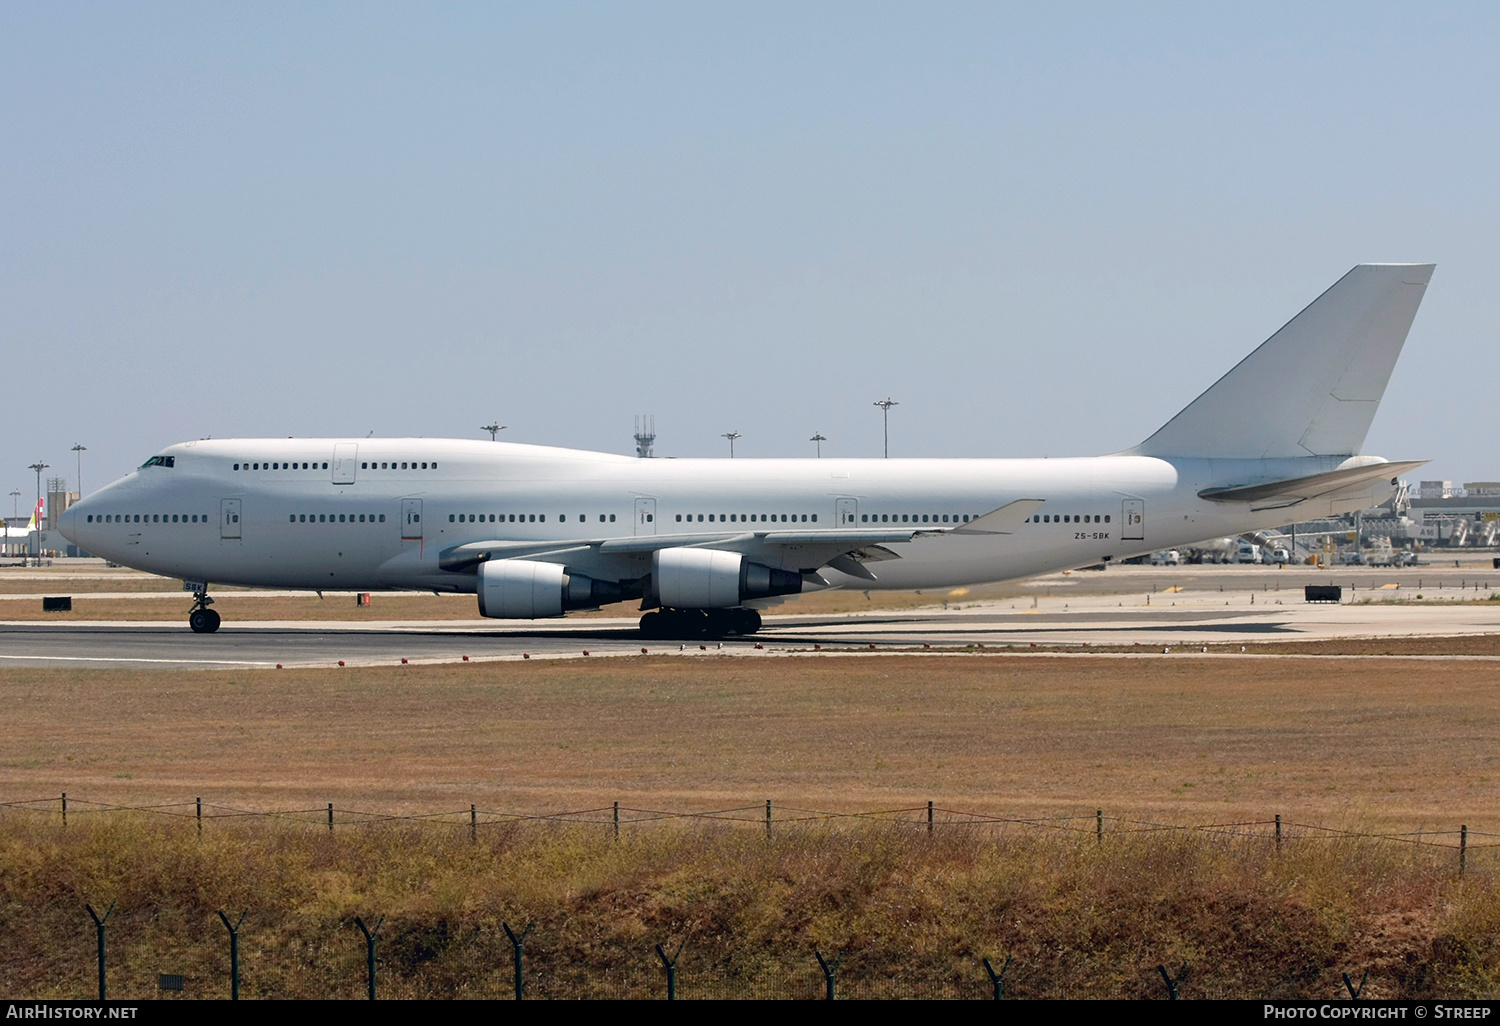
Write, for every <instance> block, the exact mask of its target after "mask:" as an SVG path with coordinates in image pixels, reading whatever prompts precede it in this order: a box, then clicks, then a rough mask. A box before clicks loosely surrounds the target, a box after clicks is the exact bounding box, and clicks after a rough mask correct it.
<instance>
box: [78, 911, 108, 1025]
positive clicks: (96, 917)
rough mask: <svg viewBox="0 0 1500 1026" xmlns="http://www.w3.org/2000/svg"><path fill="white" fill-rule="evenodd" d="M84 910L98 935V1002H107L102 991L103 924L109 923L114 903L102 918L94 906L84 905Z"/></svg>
mask: <svg viewBox="0 0 1500 1026" xmlns="http://www.w3.org/2000/svg"><path fill="white" fill-rule="evenodd" d="M83 907H84V908H86V909H88V910H89V918H91V919H93V921H94V929H95V930H96V931H97V932H98V934H99V1000H100V1001H107V1000H109V999H108V998H107V997H105V991H104V924H105V923H107V922H109V916H110V913H112V912H113V911H114V910H115V903H114V902H110V903H109V908H107V909H105V910H104V918H103V919H100V918H99V913H97V912H95V911H94V906H92V905H88V904H85V905H84V906H83Z"/></svg>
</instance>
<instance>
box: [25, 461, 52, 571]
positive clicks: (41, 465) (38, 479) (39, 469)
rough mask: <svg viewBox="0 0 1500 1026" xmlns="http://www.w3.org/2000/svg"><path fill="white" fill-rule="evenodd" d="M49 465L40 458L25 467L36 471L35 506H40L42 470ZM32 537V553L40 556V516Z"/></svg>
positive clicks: (49, 465)
mask: <svg viewBox="0 0 1500 1026" xmlns="http://www.w3.org/2000/svg"><path fill="white" fill-rule="evenodd" d="M51 466H52V465H51V464H50V463H43V462H42V461H41V460H37V461H36V462H35V463H33V464H32V465H31V466H29V467H27V468H26V469H27V470H34V471H36V503H37V506H40V505H41V504H42V471H44V470H47V469H50V467H51ZM32 508H33V509H35V508H36V507H35V506H33V507H32ZM32 537H33V538H35V539H36V542H35V544H36V551H35V552H33V553H32V555H34V556H36V557H38V558H40V557H41V555H42V521H41V518H40V517H38V518H37V522H36V532H35V533H34V534H33V535H32ZM37 565H38V566H41V564H40V563H38V564H37Z"/></svg>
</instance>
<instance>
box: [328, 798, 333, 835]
mask: <svg viewBox="0 0 1500 1026" xmlns="http://www.w3.org/2000/svg"><path fill="white" fill-rule="evenodd" d="M328 832H329V833H330V834H331V833H333V802H329V803H328Z"/></svg>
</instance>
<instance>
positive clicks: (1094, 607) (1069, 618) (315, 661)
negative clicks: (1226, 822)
mask: <svg viewBox="0 0 1500 1026" xmlns="http://www.w3.org/2000/svg"><path fill="white" fill-rule="evenodd" d="M1199 594H1200V595H1201V594H1204V593H1199ZM1192 596H1193V593H1186V594H1185V595H1183V596H1182V597H1180V598H1177V599H1176V600H1175V601H1177V603H1178V604H1177V605H1175V606H1174V605H1170V604H1167V603H1164V602H1158V603H1156V604H1154V605H1152V606H1149V607H1147V606H1134V607H1127V606H1126V605H1125V604H1124V603H1123V602H1120V601H1116V600H1115V599H1113V598H1111V597H1109V596H1099V597H1096V598H1088V597H1079V596H1074V597H1073V600H1072V601H1070V602H1069V603H1067V604H1066V605H1065V606H1063V607H1062V608H1050V609H1049V608H1045V607H1043V606H1041V605H1040V604H1038V608H1036V609H1019V610H1018V609H1013V608H1009V606H1014V605H1016V603H1010V604H1006V603H982V604H978V605H977V606H976V607H973V608H965V609H959V610H953V609H950V610H931V611H928V610H922V611H914V612H901V613H869V614H864V615H857V616H837V617H830V616H772V617H767V618H766V626H765V628H764V629H763V630H762V631H761V632H760V633H759V634H756V635H755V636H753V637H751V638H733V639H726V640H723V641H722V642H721V641H716V640H715V641H705V640H702V639H697V640H688V641H671V642H665V641H654V640H653V641H647V640H642V639H641V638H640V636H639V634H638V632H637V630H636V621H635V620H634V619H633V618H632V619H598V618H595V619H577V620H563V621H536V622H526V623H510V622H507V623H497V622H496V621H492V620H448V621H436V622H434V621H427V622H422V623H415V624H413V623H396V622H370V623H357V624H356V623H349V622H326V621H324V622H319V621H283V622H245V623H227V624H225V626H224V627H223V628H222V629H221V630H220V631H219V632H218V633H217V634H212V635H197V634H193V633H191V632H190V631H189V630H188V629H187V627H186V625H184V624H182V623H179V622H72V623H66V624H58V623H45V622H36V621H32V622H11V623H5V624H0V667H17V666H32V667H66V666H72V667H85V666H92V667H137V668H143V669H144V668H156V669H170V668H179V669H212V668H232V667H245V668H273V667H275V666H277V664H280V665H282V666H284V667H305V666H337V665H339V662H340V661H342V662H343V664H344V665H346V666H369V665H389V664H392V663H400V661H401V660H402V659H407V660H409V661H410V662H411V663H441V662H461V661H463V660H464V658H465V657H467V658H468V660H469V661H471V662H482V661H488V660H496V659H525V658H534V659H555V658H585V657H588V658H597V657H605V656H627V655H640V654H642V651H643V649H644V651H645V653H646V654H669V653H679V654H688V655H699V654H702V653H704V652H711V653H715V654H720V655H736V656H747V657H774V656H777V655H787V654H794V653H795V654H800V653H806V652H811V651H825V652H828V653H830V654H833V653H852V652H862V653H874V654H878V653H880V652H882V651H887V652H888V651H910V650H913V649H916V650H921V651H926V650H927V649H926V648H925V647H924V646H931V650H932V651H944V650H955V649H957V650H962V649H965V648H966V647H967V646H980V645H983V646H985V647H1002V648H1003V647H1004V646H1007V645H1009V646H1016V647H1019V648H1022V649H1025V650H1027V651H1031V650H1032V649H1033V646H1035V647H1036V649H1037V650H1039V651H1049V650H1050V651H1055V650H1056V649H1057V648H1058V647H1065V648H1066V649H1067V650H1070V651H1073V650H1076V649H1077V647H1081V646H1083V645H1085V644H1087V645H1089V646H1132V647H1134V646H1139V647H1140V648H1141V649H1142V650H1147V651H1155V650H1161V649H1169V648H1175V649H1177V650H1179V651H1181V650H1185V649H1188V648H1191V647H1192V646H1202V645H1209V644H1213V645H1224V644H1233V643H1239V644H1245V643H1249V642H1264V641H1325V640H1329V639H1337V638H1393V637H1440V636H1455V635H1479V634H1495V633H1500V603H1494V604H1490V603H1466V604H1459V603H1446V604H1432V605H1396V604H1369V605H1363V604H1344V605H1308V604H1303V603H1297V604H1284V605H1280V606H1277V605H1266V604H1264V602H1261V603H1258V604H1256V605H1251V604H1249V603H1248V602H1246V601H1245V600H1244V599H1243V598H1241V599H1240V600H1238V601H1235V600H1224V601H1219V600H1217V599H1214V598H1208V597H1201V598H1195V597H1192ZM1169 601H1170V600H1169ZM1053 605H1054V607H1056V606H1058V605H1059V604H1058V603H1055V602H1054V603H1053ZM1002 607H1005V608H1002ZM871 646H873V648H872V647H871Z"/></svg>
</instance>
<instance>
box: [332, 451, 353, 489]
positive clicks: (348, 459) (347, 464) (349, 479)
mask: <svg viewBox="0 0 1500 1026" xmlns="http://www.w3.org/2000/svg"><path fill="white" fill-rule="evenodd" d="M358 460H359V445H358V443H356V442H338V443H336V444H335V445H334V447H333V483H334V484H342V485H343V484H344V485H345V484H353V483H354V468H355V467H357V466H359V462H358Z"/></svg>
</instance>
